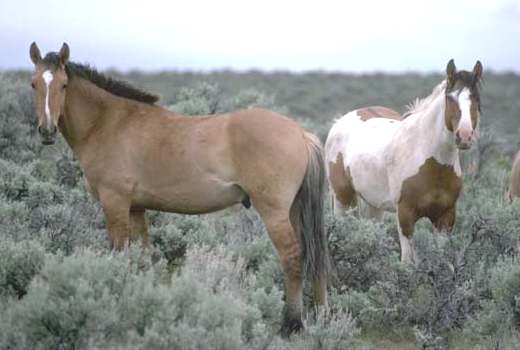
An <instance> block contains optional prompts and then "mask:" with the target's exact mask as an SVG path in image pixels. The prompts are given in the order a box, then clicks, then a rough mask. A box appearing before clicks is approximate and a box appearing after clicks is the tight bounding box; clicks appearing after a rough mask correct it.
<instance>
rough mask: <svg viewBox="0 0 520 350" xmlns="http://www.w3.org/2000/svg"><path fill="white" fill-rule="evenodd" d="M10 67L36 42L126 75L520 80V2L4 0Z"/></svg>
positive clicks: (0, 61) (0, 29) (3, 59)
mask: <svg viewBox="0 0 520 350" xmlns="http://www.w3.org/2000/svg"><path fill="white" fill-rule="evenodd" d="M0 11H1V12H0V53H1V54H0V69H9V68H30V67H31V62H30V59H29V54H28V51H29V45H30V43H31V42H32V41H36V42H37V43H38V45H39V47H40V49H41V51H42V53H44V52H47V51H57V50H59V48H60V46H61V44H62V42H64V41H66V42H67V43H68V44H69V46H70V49H71V59H72V60H74V61H77V62H88V63H91V64H92V65H94V66H96V67H98V68H101V69H105V68H109V67H113V68H117V69H120V70H128V69H132V68H137V69H141V70H162V69H181V70H211V69H222V68H232V69H239V70H244V69H250V68H257V69H263V70H273V69H283V70H293V71H302V70H315V69H324V70H341V71H347V72H373V71H390V72H400V71H419V72H429V71H441V70H444V67H445V65H446V63H447V61H448V60H449V59H450V58H452V57H453V58H455V62H456V63H457V66H458V67H461V68H462V67H464V68H466V69H470V68H471V67H472V66H473V64H474V63H475V60H476V59H480V60H481V61H482V63H483V64H484V69H486V68H487V69H493V70H495V71H504V70H514V71H517V72H520V45H519V44H520V43H519V38H520V0H489V1H483V0H461V1H457V0H434V1H421V0H386V1H385V0H383V1H374V0H356V1H347V0H344V1H331V0H319V1H303V0H300V1H283V0H261V1H247V0H214V1H210V0H207V1H202V0H182V1H160V0H138V1H133V0H127V1H125V0H115V1H110V0H82V1H66V0H59V1H55V0H51V1H43V0H37V1H32V0H19V1H15V0H11V1H8V0H4V1H2V4H1V6H0Z"/></svg>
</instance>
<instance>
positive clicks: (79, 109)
mask: <svg viewBox="0 0 520 350" xmlns="http://www.w3.org/2000/svg"><path fill="white" fill-rule="evenodd" d="M111 100H114V101H115V99H114V98H113V97H112V96H111V95H110V94H108V93H106V92H105V91H103V90H102V89H100V88H98V87H97V86H95V85H94V84H93V83H91V82H89V81H87V80H84V79H82V78H79V77H74V78H73V79H71V80H70V81H69V84H68V87H67V96H66V98H65V113H64V115H63V118H62V119H61V121H60V125H59V126H60V131H61V133H62V134H63V136H64V138H65V140H66V141H67V143H68V144H69V145H70V146H71V148H72V149H73V150H77V149H78V148H80V147H81V146H82V145H83V143H84V142H86V141H87V140H88V138H89V136H90V135H91V133H92V132H94V130H98V129H100V128H102V127H103V124H104V123H106V118H103V117H104V115H105V114H107V113H108V111H109V106H111V105H113V104H114V101H111Z"/></svg>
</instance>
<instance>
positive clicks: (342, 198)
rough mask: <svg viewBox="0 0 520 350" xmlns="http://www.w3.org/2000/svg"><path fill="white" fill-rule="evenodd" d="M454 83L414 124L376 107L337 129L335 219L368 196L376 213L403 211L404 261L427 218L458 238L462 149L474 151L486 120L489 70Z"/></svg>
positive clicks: (418, 107) (411, 117)
mask: <svg viewBox="0 0 520 350" xmlns="http://www.w3.org/2000/svg"><path fill="white" fill-rule="evenodd" d="M446 74H447V77H446V79H445V80H444V81H442V82H441V83H440V84H439V85H438V86H436V87H435V88H434V89H433V92H432V93H431V94H430V96H428V97H426V98H424V99H421V100H416V101H415V103H414V104H412V105H411V106H410V107H409V111H408V112H407V113H406V118H403V117H401V115H400V114H399V113H397V112H396V111H394V110H391V109H389V108H385V107H380V106H374V107H367V108H361V109H357V110H354V111H351V112H349V113H347V114H346V115H345V116H343V117H342V118H340V119H339V120H337V121H336V122H335V124H334V125H333V126H332V128H331V130H330V132H329V135H328V138H327V141H326V144H325V159H326V166H327V174H328V176H327V177H328V181H329V185H330V189H331V191H330V192H331V193H332V197H333V208H334V213H335V215H342V214H343V213H344V212H345V209H346V208H349V207H353V206H355V205H356V204H357V200H358V198H361V199H362V200H363V201H364V202H366V204H367V205H368V209H369V210H368V211H369V215H371V216H374V217H380V216H381V215H382V213H383V211H391V212H395V213H397V221H398V231H399V241H400V245H401V260H402V261H407V262H412V261H414V260H415V253H414V250H413V245H412V242H411V239H412V235H413V232H414V227H415V223H416V222H417V221H418V220H419V219H420V218H422V217H427V218H429V219H430V221H431V222H432V223H433V225H434V228H435V229H436V230H438V231H444V232H451V230H452V228H453V225H454V224H455V214H456V209H455V207H456V202H457V198H458V197H459V193H460V191H461V188H462V173H461V167H460V162H459V150H465V149H469V148H470V147H471V144H472V141H473V139H474V138H475V134H476V131H475V130H476V128H477V125H478V122H479V118H480V94H479V90H480V80H481V76H482V64H481V63H480V62H479V61H477V63H476V64H475V66H474V68H473V71H472V72H468V71H457V69H456V67H455V63H454V61H453V60H450V62H449V63H448V65H447V67H446Z"/></svg>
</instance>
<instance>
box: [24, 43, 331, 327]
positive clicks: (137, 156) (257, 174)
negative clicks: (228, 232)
mask: <svg viewBox="0 0 520 350" xmlns="http://www.w3.org/2000/svg"><path fill="white" fill-rule="evenodd" d="M30 57H31V59H32V61H33V63H34V65H35V70H34V73H33V75H32V87H33V90H34V97H33V98H34V106H35V109H36V113H37V115H38V131H39V133H40V136H41V140H42V142H43V143H44V144H52V143H54V140H55V136H56V133H57V131H58V130H59V131H60V132H61V134H62V135H63V137H64V138H65V140H66V142H67V143H68V145H69V146H70V147H71V149H72V151H73V152H74V154H75V156H76V157H77V158H78V160H79V163H80V165H81V168H82V170H83V172H84V176H85V178H86V180H87V182H88V188H89V189H90V191H91V192H92V194H93V195H94V196H95V197H96V198H97V199H99V201H100V202H101V205H102V207H103V211H104V213H105V216H106V223H107V230H108V237H109V239H110V241H111V243H112V244H113V246H114V247H115V248H116V249H121V248H123V247H124V246H125V245H126V244H127V243H128V241H129V240H131V239H137V238H139V237H141V239H142V240H143V242H144V243H145V244H147V243H148V235H147V224H146V220H145V210H146V209H153V210H161V211H167V212H177V213H186V214H199V213H208V212H213V211H216V210H220V209H223V208H226V207H229V206H231V205H234V204H236V203H243V204H244V205H245V206H247V207H249V205H250V203H252V205H253V206H254V207H255V208H256V210H257V211H258V213H259V214H260V216H261V218H262V220H263V222H264V224H265V225H266V227H267V231H268V233H269V235H270V238H271V240H272V242H273V245H274V247H275V249H276V251H277V253H278V255H279V258H280V261H281V264H282V268H283V272H284V275H285V287H286V305H285V310H284V319H283V323H282V334H284V335H288V334H290V333H291V332H294V331H297V330H299V329H300V328H302V326H303V325H302V320H301V314H302V278H303V275H304V272H305V271H306V272H308V273H309V276H311V277H312V279H313V287H314V294H315V298H316V302H317V304H326V298H327V290H326V289H327V286H326V283H327V276H326V274H327V264H328V253H327V242H326V237H325V233H324V227H323V193H324V186H325V181H326V180H325V165H324V162H323V150H322V147H321V145H320V142H319V140H318V139H317V138H316V137H315V136H313V135H311V134H309V133H307V132H305V131H304V130H303V129H302V128H301V127H300V126H299V125H298V124H296V123H295V122H294V121H292V120H290V119H288V118H286V117H284V116H282V115H280V114H277V113H274V112H270V111H267V110H263V109H248V110H241V111H237V112H233V113H227V114H222V115H217V116H200V117H186V116H183V115H180V114H177V113H173V112H170V111H168V110H166V109H164V108H162V107H160V106H158V105H156V104H155V103H156V102H157V100H158V98H157V97H156V96H154V95H151V94H149V93H146V92H143V91H140V90H137V89H135V88H133V87H131V86H129V85H128V84H126V83H122V82H118V81H116V80H113V79H110V78H107V77H105V76H104V75H102V74H100V73H98V72H97V71H95V70H93V69H92V68H90V67H88V66H84V65H79V64H76V63H72V62H69V47H68V45H67V44H63V47H62V48H61V50H60V52H59V53H53V52H51V53H48V54H47V55H46V56H45V57H44V58H42V57H41V55H40V50H39V49H38V47H37V46H36V44H35V43H33V44H32V45H31V48H30Z"/></svg>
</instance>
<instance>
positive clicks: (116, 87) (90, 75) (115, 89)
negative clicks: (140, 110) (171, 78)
mask: <svg viewBox="0 0 520 350" xmlns="http://www.w3.org/2000/svg"><path fill="white" fill-rule="evenodd" d="M42 61H43V63H44V64H45V65H47V66H48V67H49V68H51V69H53V70H55V69H57V68H58V66H59V65H60V63H61V62H60V55H59V54H58V53H56V52H49V53H48V54H47V55H45V58H44V59H43V60H42ZM65 71H66V73H67V76H68V78H69V79H73V78H74V77H76V76H77V77H80V78H83V79H86V80H88V81H90V82H91V83H93V84H94V85H96V86H97V87H100V88H101V89H103V90H105V91H108V92H110V93H111V94H114V95H116V96H119V97H124V98H128V99H130V100H134V101H139V102H144V103H148V104H154V103H156V102H157V101H159V97H158V96H157V95H154V94H151V93H149V92H146V91H142V90H139V89H137V88H135V87H133V86H131V85H129V84H128V83H126V82H123V81H119V80H116V79H112V78H110V77H107V76H105V75H104V74H101V73H99V72H98V71H97V70H95V69H94V68H92V67H90V66H88V65H83V64H78V63H74V62H67V64H65Z"/></svg>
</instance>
